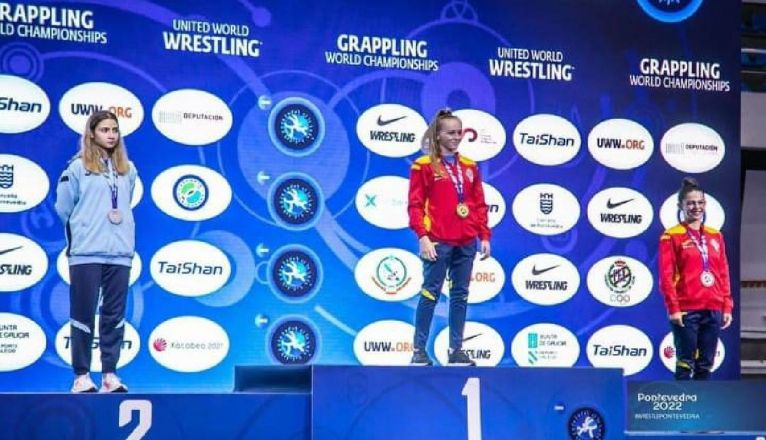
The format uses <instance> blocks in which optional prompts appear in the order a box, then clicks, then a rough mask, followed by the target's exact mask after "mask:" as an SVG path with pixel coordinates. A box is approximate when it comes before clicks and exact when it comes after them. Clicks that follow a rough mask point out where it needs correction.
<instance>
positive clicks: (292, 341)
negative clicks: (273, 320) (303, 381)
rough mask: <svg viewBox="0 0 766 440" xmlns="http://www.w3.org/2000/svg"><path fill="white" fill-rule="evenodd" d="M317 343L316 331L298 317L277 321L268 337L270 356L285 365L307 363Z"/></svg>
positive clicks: (315, 350)
mask: <svg viewBox="0 0 766 440" xmlns="http://www.w3.org/2000/svg"><path fill="white" fill-rule="evenodd" d="M317 343H318V341H317V333H316V331H315V330H314V329H313V327H312V326H311V325H309V323H308V322H306V321H304V320H302V319H299V318H295V319H287V320H284V321H281V322H279V323H278V324H276V325H275V326H274V329H273V330H272V331H271V336H270V337H269V347H270V348H271V354H272V356H273V357H274V359H276V360H277V362H279V363H281V364H286V365H298V364H307V363H309V362H310V361H311V360H312V359H313V358H314V356H315V355H316V353H317Z"/></svg>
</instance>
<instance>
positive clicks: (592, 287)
mask: <svg viewBox="0 0 766 440" xmlns="http://www.w3.org/2000/svg"><path fill="white" fill-rule="evenodd" d="M653 287H654V277H653V276H652V273H651V272H650V271H649V268H647V267H646V265H644V264H643V263H642V262H640V261H638V260H636V259H634V258H630V257H626V256H624V255H616V256H611V257H607V258H604V259H601V260H599V261H598V262H596V264H594V265H593V266H592V267H591V268H590V270H589V271H588V291H589V292H590V293H591V295H593V297H594V298H596V299H597V300H598V301H600V302H601V303H603V304H606V305H608V306H612V307H631V306H635V305H636V304H640V303H641V302H643V301H644V300H645V299H646V298H647V297H649V294H650V293H651V292H652V288H653Z"/></svg>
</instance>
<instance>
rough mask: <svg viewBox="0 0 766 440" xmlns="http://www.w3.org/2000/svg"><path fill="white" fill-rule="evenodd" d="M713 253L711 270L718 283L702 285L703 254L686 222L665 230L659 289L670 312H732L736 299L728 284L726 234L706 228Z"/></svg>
mask: <svg viewBox="0 0 766 440" xmlns="http://www.w3.org/2000/svg"><path fill="white" fill-rule="evenodd" d="M702 233H703V234H705V239H706V240H707V247H708V254H709V255H710V257H709V258H710V271H711V272H713V276H714V277H715V284H713V285H712V286H710V287H705V286H704V285H702V281H701V280H700V274H702V256H701V255H700V251H699V250H698V249H697V246H695V244H694V242H693V241H692V240H691V238H689V236H688V235H687V233H686V225H684V224H679V225H676V226H673V227H672V228H670V229H668V230H666V231H665V232H664V233H663V234H662V236H661V237H660V255H659V265H660V292H662V296H663V297H664V298H665V306H666V307H667V308H668V313H670V314H672V313H677V312H688V311H692V310H719V311H721V312H723V313H731V311H732V308H733V306H734V301H733V300H732V297H731V290H730V285H729V284H730V283H729V263H728V260H727V259H726V247H725V245H724V241H723V235H721V232H719V231H718V230H717V229H713V228H710V227H708V226H705V227H704V230H703V232H702Z"/></svg>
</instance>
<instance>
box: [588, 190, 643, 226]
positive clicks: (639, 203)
mask: <svg viewBox="0 0 766 440" xmlns="http://www.w3.org/2000/svg"><path fill="white" fill-rule="evenodd" d="M588 220H590V224H591V225H593V227H594V228H596V230H597V231H598V232H600V233H602V234H604V235H606V236H609V237H614V238H630V237H635V236H637V235H639V234H641V233H643V232H644V231H646V229H647V228H648V227H649V226H650V225H651V224H652V220H654V209H653V208H652V204H651V203H650V202H649V200H647V199H646V197H644V195H643V194H641V193H640V192H638V191H636V190H633V189H630V188H621V187H615V188H607V189H605V190H603V191H601V192H599V193H597V194H596V195H594V196H593V198H592V199H590V202H589V203H588Z"/></svg>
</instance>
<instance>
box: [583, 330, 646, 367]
mask: <svg viewBox="0 0 766 440" xmlns="http://www.w3.org/2000/svg"><path fill="white" fill-rule="evenodd" d="M587 350H588V361H590V363H591V365H593V366H594V367H598V368H622V369H623V374H624V375H625V376H632V375H634V374H636V373H639V372H641V371H642V370H643V369H644V368H646V366H647V365H649V362H650V361H651V360H652V356H654V347H652V341H651V340H649V337H648V336H646V334H645V333H644V332H642V331H641V330H639V329H637V328H635V327H631V326H628V325H611V326H608V327H604V328H602V329H600V330H598V331H596V332H595V333H593V335H592V336H591V337H590V339H588V349H587Z"/></svg>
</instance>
